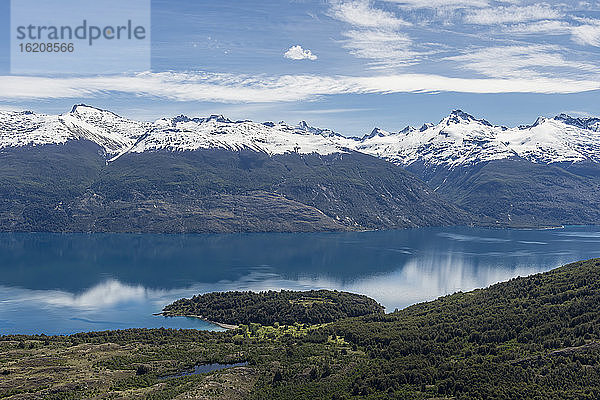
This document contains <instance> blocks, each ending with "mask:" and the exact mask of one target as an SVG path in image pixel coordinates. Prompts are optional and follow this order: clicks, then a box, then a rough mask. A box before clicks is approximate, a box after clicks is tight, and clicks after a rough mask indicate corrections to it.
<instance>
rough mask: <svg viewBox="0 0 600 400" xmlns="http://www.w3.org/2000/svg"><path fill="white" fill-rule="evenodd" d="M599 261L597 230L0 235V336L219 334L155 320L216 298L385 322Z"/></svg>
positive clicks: (196, 324) (187, 321)
mask: <svg viewBox="0 0 600 400" xmlns="http://www.w3.org/2000/svg"><path fill="white" fill-rule="evenodd" d="M593 257H600V227H567V228H564V229H557V230H540V231H534V230H495V229H481V228H426V229H413V230H403V231H387V232H363V233H319V234H234V235H133V234H132V235H129V234H46V233H35V234H12V233H4V234H0V334H8V333H45V334H67V333H73V332H80V331H95V330H105V329H122V328H129V327H161V326H164V327H173V328H197V329H218V328H216V327H214V326H213V325H210V324H208V323H206V322H203V321H201V320H198V319H193V318H164V317H157V316H153V315H152V313H156V312H159V311H160V310H161V309H162V307H163V306H164V305H166V304H168V303H170V302H172V301H173V300H176V299H179V298H181V297H189V296H192V295H194V294H198V293H203V292H208V291H216V290H264V289H281V288H286V289H311V288H329V289H339V290H347V291H352V292H357V293H363V294H366V295H369V296H371V297H373V298H375V299H377V300H378V301H379V302H380V303H382V304H383V305H384V306H385V307H386V308H387V309H388V311H393V310H394V308H402V307H405V306H407V305H410V304H413V303H416V302H420V301H424V300H429V299H434V298H436V297H438V296H440V295H444V294H448V293H453V292H456V291H458V290H463V291H464V290H469V289H473V288H477V287H485V286H488V285H490V284H492V283H495V282H498V281H503V280H507V279H509V278H511V277H514V276H519V275H520V276H524V275H528V274H532V273H535V272H540V271H546V270H549V269H552V268H554V267H557V266H559V265H562V264H565V263H568V262H571V261H576V260H580V259H588V258H593Z"/></svg>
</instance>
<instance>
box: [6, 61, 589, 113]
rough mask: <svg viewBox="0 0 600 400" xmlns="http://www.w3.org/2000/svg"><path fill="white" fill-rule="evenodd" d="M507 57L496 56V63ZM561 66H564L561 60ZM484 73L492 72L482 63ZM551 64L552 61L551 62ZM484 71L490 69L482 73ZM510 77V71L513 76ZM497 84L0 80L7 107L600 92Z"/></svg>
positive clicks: (544, 79)
mask: <svg viewBox="0 0 600 400" xmlns="http://www.w3.org/2000/svg"><path fill="white" fill-rule="evenodd" d="M502 57H503V55H498V53H496V58H495V60H496V61H497V60H498V59H501V58H502ZM559 61H560V60H559ZM478 62H479V63H480V65H482V66H481V67H480V68H482V70H483V71H489V69H490V68H492V66H491V65H490V64H487V66H486V65H485V62H488V63H489V62H490V61H489V60H488V61H485V59H483V60H480V61H478ZM548 62H550V61H548ZM484 66H485V67H486V68H484ZM509 72H510V71H509ZM496 75H497V76H498V77H494V78H477V79H476V78H452V77H446V76H441V75H434V74H429V75H428V74H387V75H376V76H317V75H284V76H275V77H266V76H258V77H256V76H248V75H231V74H212V73H173V72H161V73H151V72H146V73H140V74H135V75H115V76H98V77H88V78H49V77H34V76H0V88H2V90H1V91H0V99H2V100H7V101H15V100H31V99H37V100H39V99H60V98H77V99H81V98H84V97H87V98H92V97H101V96H109V95H114V94H120V93H125V94H129V95H135V96H143V97H154V98H160V99H168V100H173V101H204V102H219V103H273V102H282V101H301V100H314V99H316V98H318V97H319V96H324V95H339V94H364V93H378V94H382V93H433V92H462V93H577V92H584V91H590V90H599V89H600V81H599V80H598V79H594V78H593V77H590V78H587V79H575V78H552V77H550V76H540V75H532V76H529V77H526V76H525V75H519V74H514V73H501V74H496Z"/></svg>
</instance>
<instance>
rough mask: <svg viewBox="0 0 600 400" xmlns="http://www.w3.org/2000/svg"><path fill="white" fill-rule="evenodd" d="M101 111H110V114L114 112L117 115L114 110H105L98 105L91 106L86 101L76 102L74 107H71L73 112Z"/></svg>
mask: <svg viewBox="0 0 600 400" xmlns="http://www.w3.org/2000/svg"><path fill="white" fill-rule="evenodd" d="M90 111H92V112H101V113H109V114H113V115H116V114H115V113H114V112H112V111H108V110H103V109H101V108H98V107H94V106H90V105H87V104H84V103H81V104H75V105H74V106H73V107H72V108H71V113H72V114H75V113H85V112H90Z"/></svg>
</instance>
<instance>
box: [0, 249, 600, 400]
mask: <svg viewBox="0 0 600 400" xmlns="http://www.w3.org/2000/svg"><path fill="white" fill-rule="evenodd" d="M267 293H268V292H267ZM214 296H215V298H218V296H216V295H214ZM231 296H233V297H235V295H224V296H223V299H226V301H227V302H228V303H229V302H232V301H233V298H232V297H231ZM240 296H248V294H247V293H246V294H243V293H242V294H240ZM290 296H291V295H290ZM300 296H301V297H300V299H310V298H314V296H313V295H311V294H305V295H304V297H302V295H300ZM267 297H268V296H267ZM263 300H264V301H266V299H263ZM203 301H204V300H203ZM214 301H215V302H213V300H211V301H210V302H208V301H206V302H205V303H204V304H212V306H211V307H216V300H214ZM294 301H301V302H305V303H306V301H308V300H293V299H292V300H291V301H288V303H289V304H292V305H293V304H294ZM324 303H326V302H324ZM375 304H376V303H375ZM250 305H251V304H250ZM232 322H237V323H238V324H239V328H237V329H233V330H228V331H226V332H201V331H195V330H179V331H177V330H169V329H150V330H147V329H131V330H123V331H110V332H96V333H82V334H77V335H72V336H56V337H47V336H14V335H13V336H2V337H0V398H6V399H11V398H12V399H17V398H28V399H29V398H31V399H88V398H96V399H109V398H110V399H130V398H134V399H136V398H140V399H194V398H197V399H201V398H202V399H204V398H219V399H244V398H248V399H267V398H268V399H540V400H541V399H598V398H600V259H595V260H589V261H582V262H577V263H573V264H569V265H566V266H563V267H560V268H557V269H555V270H552V271H550V272H547V273H543V274H537V275H533V276H530V277H524V278H516V279H512V280H510V281H508V282H504V283H499V284H496V285H493V286H491V287H489V288H486V289H480V290H474V291H471V292H467V293H456V294H453V295H449V296H445V297H442V298H439V299H437V300H435V301H431V302H426V303H421V304H416V305H414V306H411V307H408V308H406V309H403V310H400V311H397V312H394V313H391V314H383V313H370V314H368V315H364V316H360V317H344V318H341V319H338V320H335V321H333V322H322V323H302V322H298V321H296V322H295V323H293V324H288V323H282V322H280V321H277V322H273V324H260V323H256V322H250V323H242V322H241V321H232ZM214 362H219V363H225V364H230V363H236V362H247V363H248V364H247V365H246V366H241V367H235V368H226V369H223V370H221V371H217V372H213V373H209V374H201V375H192V376H186V377H180V378H168V379H166V378H164V377H165V376H168V375H170V374H173V373H177V372H178V371H185V370H188V369H190V368H192V367H194V366H195V365H200V364H207V363H214Z"/></svg>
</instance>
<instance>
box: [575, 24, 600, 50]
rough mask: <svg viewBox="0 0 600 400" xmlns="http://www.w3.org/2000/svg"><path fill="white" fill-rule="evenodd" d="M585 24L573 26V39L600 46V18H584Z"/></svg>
mask: <svg viewBox="0 0 600 400" xmlns="http://www.w3.org/2000/svg"><path fill="white" fill-rule="evenodd" d="M582 21H584V22H586V23H585V24H583V25H579V26H574V27H572V28H571V34H572V35H573V40H574V41H575V42H577V43H579V44H581V45H590V46H596V47H600V20H597V19H582Z"/></svg>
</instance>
